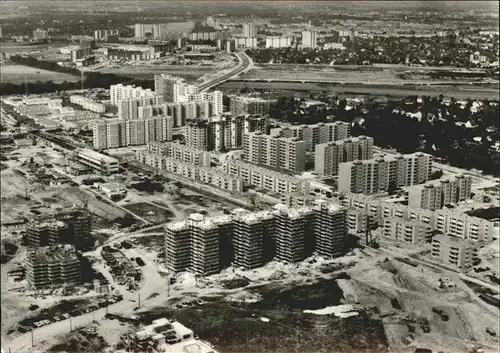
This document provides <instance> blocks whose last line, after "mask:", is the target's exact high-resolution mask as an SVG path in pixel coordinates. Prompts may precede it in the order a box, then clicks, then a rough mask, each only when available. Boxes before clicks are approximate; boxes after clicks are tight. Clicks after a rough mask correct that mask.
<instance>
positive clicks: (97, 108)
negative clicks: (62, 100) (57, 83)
mask: <svg viewBox="0 0 500 353" xmlns="http://www.w3.org/2000/svg"><path fill="white" fill-rule="evenodd" d="M69 101H70V102H71V103H73V104H78V105H79V106H81V107H82V108H83V109H86V110H89V111H91V112H95V113H104V112H105V111H106V106H105V105H104V104H102V103H97V102H94V101H93V100H92V99H90V98H87V97H83V96H78V95H71V96H69Z"/></svg>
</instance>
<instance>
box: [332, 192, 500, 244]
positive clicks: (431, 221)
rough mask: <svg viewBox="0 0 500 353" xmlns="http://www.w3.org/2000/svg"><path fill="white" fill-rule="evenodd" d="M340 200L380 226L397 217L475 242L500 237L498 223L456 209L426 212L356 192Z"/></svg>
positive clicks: (345, 195)
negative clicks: (385, 221)
mask: <svg viewBox="0 0 500 353" xmlns="http://www.w3.org/2000/svg"><path fill="white" fill-rule="evenodd" d="M338 201H339V202H340V204H341V205H342V206H345V207H353V208H355V209H359V210H366V211H367V212H368V213H369V214H370V215H373V216H374V218H375V220H376V221H377V222H378V223H379V224H383V220H384V219H385V218H390V217H397V218H400V219H404V220H412V221H418V222H420V223H423V224H426V225H428V226H429V227H430V228H431V229H432V230H433V231H438V232H440V233H444V234H448V235H452V236H455V237H458V238H461V239H465V240H471V241H475V242H478V241H484V242H491V241H492V240H493V238H494V237H495V236H498V231H497V230H496V229H495V224H494V222H492V221H488V220H485V219H482V218H478V217H473V216H469V215H467V214H465V213H462V212H457V211H455V210H448V209H441V210H436V211H431V210H424V209H418V208H412V207H408V206H404V205H401V204H398V203H394V202H389V201H383V200H380V199H377V198H374V197H369V196H367V195H362V194H352V193H346V194H343V195H342V197H341V198H340V199H339V200H338Z"/></svg>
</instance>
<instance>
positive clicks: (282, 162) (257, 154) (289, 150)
mask: <svg viewBox="0 0 500 353" xmlns="http://www.w3.org/2000/svg"><path fill="white" fill-rule="evenodd" d="M306 148H307V145H306V142H305V141H302V140H299V139H298V138H294V137H280V136H272V135H266V134H263V133H262V132H250V133H245V134H244V135H243V151H244V155H243V156H244V157H243V158H244V160H246V161H248V162H250V163H254V164H257V165H265V166H269V167H272V168H277V169H282V170H287V171H290V172H293V173H299V172H302V171H303V170H305V162H306Z"/></svg>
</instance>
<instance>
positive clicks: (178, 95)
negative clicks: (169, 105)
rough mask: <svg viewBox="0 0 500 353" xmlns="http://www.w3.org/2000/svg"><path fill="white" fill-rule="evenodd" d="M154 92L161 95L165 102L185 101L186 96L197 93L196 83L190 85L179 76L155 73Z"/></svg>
mask: <svg viewBox="0 0 500 353" xmlns="http://www.w3.org/2000/svg"><path fill="white" fill-rule="evenodd" d="M154 81H155V92H156V94H159V95H162V96H163V97H164V99H165V102H187V101H188V96H189V95H192V94H197V93H198V87H197V86H196V85H190V84H188V83H186V82H185V81H184V79H182V78H180V77H175V76H171V75H167V74H161V75H155V77H154Z"/></svg>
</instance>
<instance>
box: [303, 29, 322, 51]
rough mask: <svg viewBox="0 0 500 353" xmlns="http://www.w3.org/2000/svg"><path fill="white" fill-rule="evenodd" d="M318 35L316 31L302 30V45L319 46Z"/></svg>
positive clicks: (306, 46)
mask: <svg viewBox="0 0 500 353" xmlns="http://www.w3.org/2000/svg"><path fill="white" fill-rule="evenodd" d="M317 36H318V34H317V33H316V32H315V31H303V32H302V47H304V48H316V47H317Z"/></svg>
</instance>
